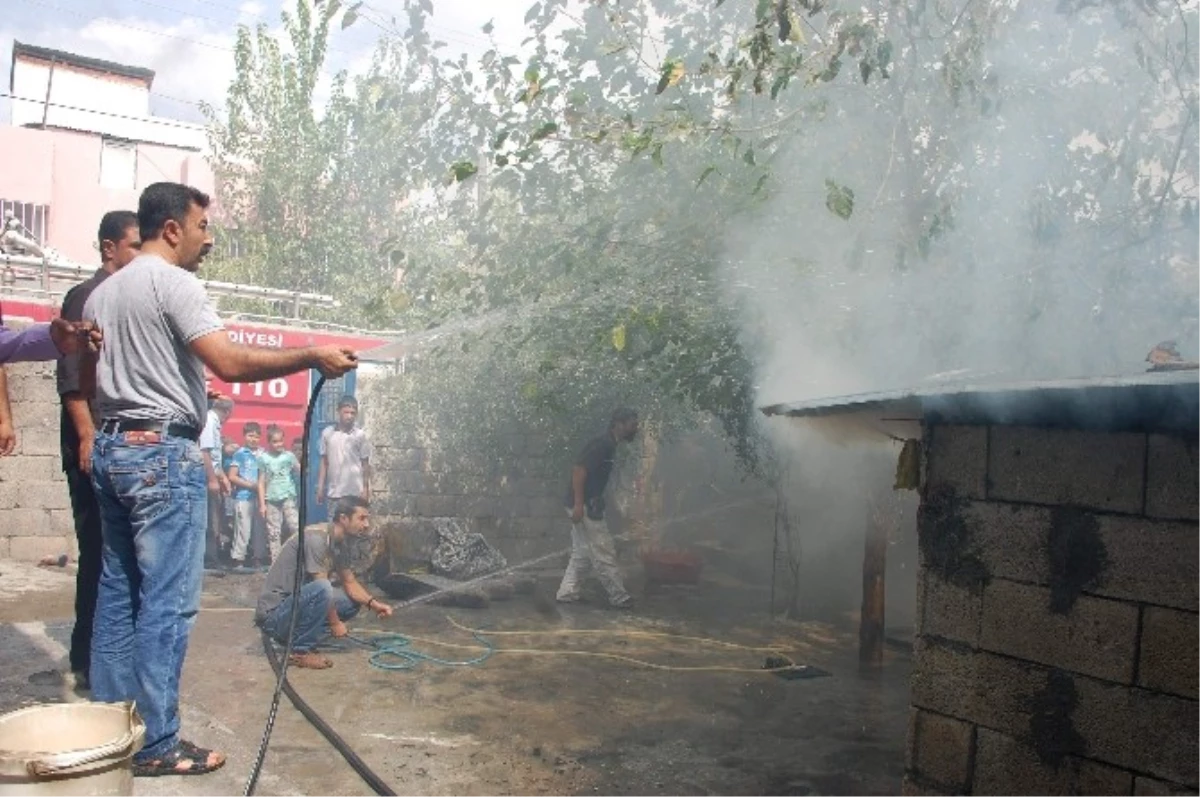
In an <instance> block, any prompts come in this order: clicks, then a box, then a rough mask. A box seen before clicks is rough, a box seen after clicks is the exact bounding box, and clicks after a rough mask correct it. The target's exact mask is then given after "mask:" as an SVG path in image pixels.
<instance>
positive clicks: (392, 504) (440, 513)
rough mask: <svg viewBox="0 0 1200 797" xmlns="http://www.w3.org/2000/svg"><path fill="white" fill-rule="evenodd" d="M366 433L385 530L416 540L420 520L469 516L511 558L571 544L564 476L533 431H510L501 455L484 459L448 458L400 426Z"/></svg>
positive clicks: (522, 558) (377, 505)
mask: <svg viewBox="0 0 1200 797" xmlns="http://www.w3.org/2000/svg"><path fill="white" fill-rule="evenodd" d="M368 431H369V433H370V434H371V435H372V438H373V439H374V440H375V453H374V455H373V456H372V464H373V467H374V474H375V475H374V477H373V478H372V490H373V491H374V494H375V500H374V505H375V506H374V509H375V512H376V515H377V516H378V518H379V520H378V521H377V525H378V526H379V527H380V528H383V529H385V530H387V529H389V528H392V529H397V530H401V531H400V533H401V535H402V538H404V539H410V540H411V541H412V542H413V543H414V544H415V543H416V541H417V538H415V537H413V536H412V535H411V534H410V533H409V531H408V530H410V529H415V528H417V527H419V526H420V521H422V520H426V519H430V518H444V517H453V518H460V519H464V520H467V521H469V522H470V524H471V527H472V528H473V529H474V530H475V531H479V532H481V533H482V534H483V535H484V536H485V537H486V538H487V539H488V541H489V542H491V543H492V544H493V545H495V546H496V547H497V548H498V549H500V551H501V552H502V553H503V554H504V555H505V556H506V557H507V558H508V559H509V561H510V562H514V563H515V562H523V561H527V560H529V559H532V558H534V557H536V556H540V555H543V554H546V553H549V552H551V551H553V550H556V549H560V548H566V547H567V546H568V545H569V544H570V535H569V533H568V525H567V521H566V518H565V515H564V511H563V508H562V495H563V491H564V490H565V489H566V475H565V474H560V473H557V472H555V470H556V469H554V468H553V466H552V465H551V464H550V462H549V460H548V459H547V458H546V457H545V455H544V454H543V453H542V452H543V451H544V449H545V445H544V442H543V441H541V440H540V439H539V438H538V437H537V436H536V435H530V434H512V435H509V436H508V437H507V438H506V439H505V446H506V450H505V451H504V452H501V454H498V458H497V460H496V461H493V462H482V463H481V462H468V461H463V460H460V459H452V458H448V457H446V456H444V455H443V454H441V453H440V452H439V451H438V449H437V448H436V446H434V445H431V444H430V443H428V442H427V441H422V440H419V439H417V438H416V437H414V436H407V435H406V433H405V432H403V431H391V432H389V431H387V430H381V429H374V428H373V429H369V430H368ZM501 455H502V458H501ZM414 521H415V522H416V524H415V525H414ZM418 536H419V535H418Z"/></svg>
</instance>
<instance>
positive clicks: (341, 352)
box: [313, 346, 358, 379]
mask: <svg viewBox="0 0 1200 797" xmlns="http://www.w3.org/2000/svg"><path fill="white" fill-rule="evenodd" d="M313 359H314V360H315V365H316V369H317V370H318V371H320V372H321V376H323V377H325V378H326V379H336V378H337V377H339V376H341V375H342V374H344V373H346V372H347V371H352V370H354V369H355V368H357V367H358V355H356V354H355V353H354V349H352V348H350V347H349V346H318V347H317V348H316V349H315V350H314V351H313Z"/></svg>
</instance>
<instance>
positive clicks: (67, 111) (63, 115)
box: [12, 58, 207, 150]
mask: <svg viewBox="0 0 1200 797" xmlns="http://www.w3.org/2000/svg"><path fill="white" fill-rule="evenodd" d="M48 82H50V65H49V64H47V63H45V62H42V61H31V60H28V59H24V58H20V59H18V60H17V62H16V65H15V67H14V69H13V92H12V93H13V94H14V95H15V96H17V97H21V98H23V99H19V100H18V99H14V100H13V101H12V123H13V125H14V126H17V127H24V126H27V125H40V124H42V119H43V114H45V120H46V125H47V126H49V127H59V128H66V129H69V130H81V131H86V132H92V133H100V134H102V135H105V136H112V137H114V138H123V139H130V140H133V141H147V142H151V143H155V144H164V145H167V146H173V147H184V148H188V149H196V150H203V149H204V148H205V146H206V144H207V137H206V135H205V132H204V128H203V127H201V126H200V125H193V124H188V123H186V122H178V121H175V120H173V119H160V118H158V117H153V116H151V115H150V90H149V88H148V87H147V86H145V85H139V84H137V83H136V82H134V81H132V80H129V79H125V78H120V77H114V76H110V75H99V74H88V73H87V72H84V71H82V70H80V69H79V68H78V67H71V66H65V65H63V64H59V65H57V66H56V67H55V68H54V80H53V82H52V83H50V106H49V108H48V109H47V108H46V106H45V102H44V100H45V98H46V86H47V83H48ZM110 114H112V115H110ZM126 117H133V118H126Z"/></svg>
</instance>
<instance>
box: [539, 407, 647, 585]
mask: <svg viewBox="0 0 1200 797" xmlns="http://www.w3.org/2000/svg"><path fill="white" fill-rule="evenodd" d="M637 432H638V416H637V413H636V412H634V411H633V410H631V409H628V408H625V407H622V408H621V409H618V410H616V411H615V412H613V414H612V421H611V423H609V425H608V432H607V433H606V434H602V435H600V436H599V437H596V438H594V439H592V440H591V441H589V442H588V444H587V445H586V446H584V448H583V452H582V453H581V454H580V455H579V459H578V460H576V462H575V466H574V467H573V468H571V482H570V484H569V485H568V486H567V498H566V507H567V514H568V515H570V517H571V561H570V562H568V563H567V572H566V573H564V574H563V580H562V584H561V585H560V586H559V588H558V600H559V602H560V603H575V602H576V601H578V600H579V585H580V582H581V580H582V579H583V577H584V576H585V575H586V574H587V571H588V569H589V568H590V569H591V570H592V571H594V572H595V575H596V578H597V579H598V580H599V581H600V584H601V586H603V587H604V591H605V592H606V593H607V594H608V602H609V603H610V604H612V605H613V606H615V607H618V608H627V607H629V606H631V605H632V603H633V599H632V598H630V597H629V593H628V592H626V591H625V585H624V583H622V581H621V571H620V570H619V569H618V568H617V555H616V547H615V546H614V545H613V539H612V535H611V534H609V532H608V524H607V523H606V522H605V520H604V489H605V487H607V486H608V477H609V476H610V475H611V474H612V469H613V460H614V459H615V457H616V454H617V444H618V443H620V442H622V441H624V442H629V441H630V440H632V439H633V438H634V436H635V435H636V434H637Z"/></svg>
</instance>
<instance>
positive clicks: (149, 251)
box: [80, 183, 355, 776]
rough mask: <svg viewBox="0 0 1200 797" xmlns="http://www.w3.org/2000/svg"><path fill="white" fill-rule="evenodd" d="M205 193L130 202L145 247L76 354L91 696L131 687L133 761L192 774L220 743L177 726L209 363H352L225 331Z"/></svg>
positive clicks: (221, 367) (175, 187)
mask: <svg viewBox="0 0 1200 797" xmlns="http://www.w3.org/2000/svg"><path fill="white" fill-rule="evenodd" d="M208 204H209V199H208V197H207V196H206V195H205V194H203V193H201V192H200V191H197V190H196V189H194V188H189V187H188V186H185V185H180V184H178V183H155V184H154V185H151V186H150V187H148V188H147V189H146V190H145V191H144V192H143V193H142V196H141V199H140V200H139V203H138V227H139V229H140V232H141V239H142V247H141V251H142V256H140V257H138V258H136V259H135V260H133V261H132V262H131V263H129V265H127V266H125V268H123V269H122V270H121V271H119V272H117V273H116V274H114V275H113V276H111V277H109V278H108V279H107V280H105V281H104V283H103V284H102V285H100V286H99V287H98V288H96V290H95V292H94V293H93V294H92V295H91V297H90V298H89V299H88V301H87V304H86V305H85V307H84V318H85V320H88V321H94V322H95V323H96V325H97V326H98V327H99V328H100V329H101V330H104V331H106V332H108V335H106V340H105V342H104V345H103V347H102V349H101V351H100V354H99V356H98V357H91V358H88V359H87V360H86V361H85V362H84V363H83V364H82V367H81V373H80V386H81V388H82V389H83V390H82V392H84V393H87V394H94V396H89V397H91V398H94V404H93V406H94V407H95V408H96V412H97V416H98V418H99V423H98V424H97V430H96V439H95V446H94V448H93V451H92V480H93V484H94V485H95V488H96V499H97V502H98V503H99V506H100V513H101V527H102V533H103V537H104V551H103V560H104V566H103V571H102V574H101V577H100V589H99V595H98V600H97V605H96V617H95V621H94V632H93V636H92V657H91V683H92V698H93V699H94V700H96V701H99V702H104V703H115V702H123V701H127V700H132V701H136V702H137V707H138V712H139V713H140V714H141V715H142V717H143V719H144V720H145V722H146V740H145V744H144V746H143V747H142V749H141V750H140V751H139V752H138V753H137V754H136V755H135V756H134V762H133V769H134V774H135V775H140V776H156V775H172V774H178V775H182V774H188V775H196V774H202V773H205V772H210V771H212V770H214V769H217V768H219V767H220V766H222V765H223V764H224V763H225V756H224V755H223V754H221V753H219V752H216V751H213V750H205V749H202V748H200V747H197V746H196V745H194V744H192V743H190V742H186V741H184V740H182V739H180V737H179V679H180V675H181V673H182V670H183V660H184V656H185V655H186V653H187V645H188V636H189V634H190V633H191V628H192V624H193V623H194V622H195V619H196V612H197V611H198V610H199V608H200V587H201V581H202V578H203V572H204V569H203V567H204V565H203V563H204V548H205V544H204V543H205V527H206V522H205V521H206V515H207V513H206V511H205V507H206V506H207V503H208V501H207V495H206V492H207V490H206V487H207V474H206V472H205V467H204V459H203V457H202V456H201V453H200V448H199V446H197V444H196V441H197V438H199V436H200V431H201V428H202V427H203V425H204V420H205V410H206V405H207V399H208V391H207V389H206V387H205V382H204V368H205V366H208V368H210V369H211V370H212V371H213V373H215V374H216V375H217V376H218V377H220V378H221V379H223V380H224V381H226V382H257V381H264V380H268V379H273V378H275V377H279V376H284V375H286V374H290V373H294V372H297V371H304V370H307V369H309V368H316V369H318V370H320V371H321V373H323V374H325V375H326V376H329V377H336V376H340V375H342V374H343V373H345V372H346V371H348V370H350V369H351V368H353V367H355V358H354V354H353V352H352V351H350V350H349V349H344V348H341V347H335V346H323V347H310V348H302V349H257V348H253V347H249V346H241V345H238V344H235V343H233V342H232V341H230V340H229V336H228V335H227V334H226V333H225V330H224V328H223V325H222V323H221V320H220V318H218V317H217V314H216V312H215V310H214V309H213V305H212V303H211V302H210V301H209V300H208V297H207V295H206V294H205V292H204V286H203V285H202V284H201V283H200V281H199V280H198V279H197V278H196V275H195V272H196V270H197V269H199V268H200V263H201V261H202V260H203V259H204V257H205V255H206V254H207V253H208V251H209V249H210V248H211V247H212V236H211V235H210V234H209V232H208V213H207V208H208Z"/></svg>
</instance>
